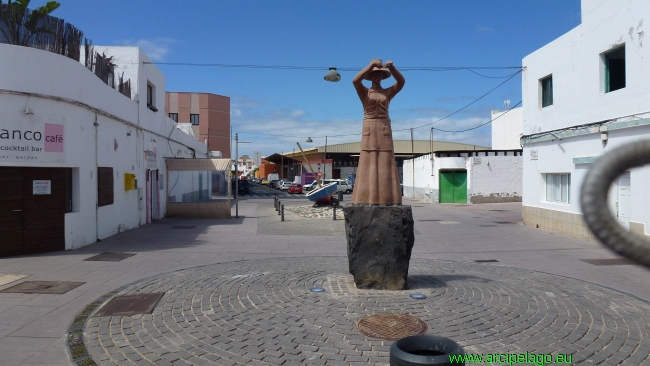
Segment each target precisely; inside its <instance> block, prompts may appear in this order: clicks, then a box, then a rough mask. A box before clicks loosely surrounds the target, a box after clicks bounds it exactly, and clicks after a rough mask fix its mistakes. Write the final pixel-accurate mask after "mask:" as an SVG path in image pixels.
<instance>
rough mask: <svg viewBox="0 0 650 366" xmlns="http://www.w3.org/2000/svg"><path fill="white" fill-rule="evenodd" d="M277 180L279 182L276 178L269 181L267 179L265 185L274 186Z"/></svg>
mask: <svg viewBox="0 0 650 366" xmlns="http://www.w3.org/2000/svg"><path fill="white" fill-rule="evenodd" d="M277 182H279V180H277V179H275V180H270V181H268V183H267V184H266V186H267V187H269V188H275V183H277Z"/></svg>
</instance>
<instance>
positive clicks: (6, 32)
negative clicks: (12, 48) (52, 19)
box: [0, 0, 61, 46]
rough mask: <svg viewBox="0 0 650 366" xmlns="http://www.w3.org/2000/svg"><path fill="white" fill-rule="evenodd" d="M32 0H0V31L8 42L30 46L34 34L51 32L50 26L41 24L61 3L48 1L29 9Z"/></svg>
mask: <svg viewBox="0 0 650 366" xmlns="http://www.w3.org/2000/svg"><path fill="white" fill-rule="evenodd" d="M29 2H30V0H14V1H11V0H7V4H6V5H5V4H2V0H0V33H1V35H2V38H4V40H5V42H6V43H9V44H13V45H18V46H28V45H29V44H30V41H31V39H32V37H33V36H34V35H37V34H41V33H51V31H50V28H49V27H47V26H45V25H43V24H39V23H41V20H42V19H43V18H44V17H45V16H47V15H49V14H50V13H52V12H53V11H54V10H56V9H57V8H58V7H59V6H61V4H60V3H59V2H57V1H48V2H47V3H46V4H45V5H44V6H41V7H38V8H36V9H33V10H31V11H30V10H29V9H27V6H28V5H29Z"/></svg>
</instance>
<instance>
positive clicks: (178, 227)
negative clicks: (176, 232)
mask: <svg viewBox="0 0 650 366" xmlns="http://www.w3.org/2000/svg"><path fill="white" fill-rule="evenodd" d="M195 227H196V226H182V225H181V226H172V229H194V228H195Z"/></svg>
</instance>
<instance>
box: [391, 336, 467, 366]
mask: <svg viewBox="0 0 650 366" xmlns="http://www.w3.org/2000/svg"><path fill="white" fill-rule="evenodd" d="M464 354H465V350H463V347H461V346H460V345H459V344H458V343H456V342H454V341H452V340H451V339H449V338H445V337H439V336H434V335H419V336H412V337H406V338H402V339H400V340H398V341H396V342H395V343H393V345H392V346H391V347H390V364H391V366H422V365H437V366H447V365H449V366H451V365H465V362H464V361H463V362H454V363H451V361H450V360H449V355H464Z"/></svg>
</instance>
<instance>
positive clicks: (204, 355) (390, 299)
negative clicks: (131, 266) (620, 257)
mask: <svg viewBox="0 0 650 366" xmlns="http://www.w3.org/2000/svg"><path fill="white" fill-rule="evenodd" d="M409 285H410V286H411V289H410V290H407V291H376V290H358V289H356V288H355V287H354V284H353V282H352V277H351V276H350V275H349V274H348V272H347V260H346V258H341V257H338V258H337V257H334V258H332V257H328V258H325V257H319V258H278V259H263V260H251V261H240V262H230V263H222V264H215V265H209V266H203V267H197V268H193V269H187V270H182V271H177V272H173V273H169V274H165V275H161V276H159V277H155V278H153V279H148V280H144V281H141V282H139V283H137V284H134V285H131V286H130V287H127V288H126V289H124V290H123V291H121V292H120V294H137V293H155V292H165V295H164V297H163V298H162V300H161V302H160V303H159V304H158V306H157V307H156V309H155V310H154V312H153V314H151V315H135V316H122V317H120V316H113V317H90V318H88V322H87V323H86V326H85V331H84V337H85V344H86V347H87V348H88V350H89V352H90V354H91V356H92V357H93V359H94V360H95V361H96V362H97V363H98V364H101V365H134V364H137V365H152V364H155V365H170V364H173V365H190V364H192V365H202V364H209V365H235V364H236V365H240V364H246V365H280V364H281V365H304V364H314V365H355V364H359V365H372V364H375V365H379V364H388V352H389V347H390V345H391V344H392V342H389V341H383V340H379V339H372V338H368V337H366V336H363V335H362V334H360V333H359V332H358V331H357V330H356V328H355V321H357V320H358V319H359V318H360V317H362V316H365V315H369V314H373V313H379V312H390V313H401V314H411V315H413V316H416V317H419V318H420V319H422V320H424V321H425V322H426V323H427V324H428V326H429V331H428V333H429V334H436V335H442V336H445V337H449V338H451V339H454V340H455V341H457V342H459V343H460V344H461V345H462V346H463V347H464V348H465V350H466V352H468V353H497V352H498V353H506V352H511V353H516V352H526V351H527V352H533V353H553V354H558V353H562V354H571V355H572V357H573V362H574V363H577V364H580V363H584V364H603V365H616V364H625V365H641V364H650V359H649V356H648V354H649V352H650V338H649V337H648V333H647V332H648V330H649V329H650V328H649V325H650V305H648V303H646V302H643V301H641V300H638V299H636V298H634V297H631V296H628V295H624V294H622V293H619V292H616V291H613V290H609V289H607V288H604V287H600V286H597V285H593V284H590V283H586V282H582V281H578V280H574V279H568V278H566V277H561V276H555V275H549V274H544V273H540V272H535V271H529V270H524V269H516V268H511V267H502V266H498V265H492V264H477V263H467V262H450V261H440V260H431V259H414V260H412V261H411V269H410V276H409ZM315 286H318V287H323V288H325V289H326V292H324V293H311V292H309V288H311V287H315ZM414 292H418V293H424V294H426V295H427V296H428V298H427V299H426V300H413V299H411V298H409V296H408V295H409V294H411V293H414ZM585 360H588V361H586V362H583V361H585Z"/></svg>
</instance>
